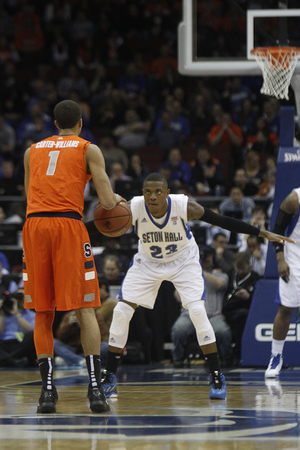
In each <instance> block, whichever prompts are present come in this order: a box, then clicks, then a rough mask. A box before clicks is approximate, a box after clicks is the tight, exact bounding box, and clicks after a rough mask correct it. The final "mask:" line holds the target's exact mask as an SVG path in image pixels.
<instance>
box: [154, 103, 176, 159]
mask: <svg viewBox="0 0 300 450" xmlns="http://www.w3.org/2000/svg"><path fill="white" fill-rule="evenodd" d="M160 121H161V126H160V128H159V129H157V130H155V131H154V134H153V136H152V137H150V138H149V141H148V142H149V143H150V144H154V145H158V146H159V147H161V148H162V149H163V150H164V151H165V154H166V155H167V154H168V152H169V150H170V149H171V148H173V147H179V146H180V145H181V144H182V141H183V136H182V134H181V132H180V131H179V130H175V129H174V128H173V127H172V114H171V113H170V112H169V111H163V113H162V115H161V119H160Z"/></svg>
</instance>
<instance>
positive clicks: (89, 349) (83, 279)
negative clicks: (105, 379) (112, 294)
mask: <svg viewBox="0 0 300 450" xmlns="http://www.w3.org/2000/svg"><path fill="white" fill-rule="evenodd" d="M56 220H58V221H59V222H61V223H60V230H61V231H60V239H59V240H54V243H53V265H54V280H55V298H56V307H57V309H58V310H59V311H61V310H75V311H76V316H77V319H78V322H79V324H80V330H81V344H82V347H83V350H84V355H85V358H86V365H87V369H88V374H89V380H90V382H89V386H88V397H89V400H90V408H91V410H92V411H93V412H102V411H108V410H109V405H108V403H107V401H106V398H105V395H104V392H103V389H102V387H101V360H100V340H101V338H100V330H99V325H98V322H97V319H96V315H95V311H94V308H95V307H99V306H100V292H99V284H98V279H97V273H96V270H95V263H94V258H93V255H92V250H91V244H90V241H89V236H88V233H87V230H86V227H85V226H84V225H83V223H82V222H81V221H80V220H72V219H64V218H60V219H56Z"/></svg>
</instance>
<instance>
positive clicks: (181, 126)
mask: <svg viewBox="0 0 300 450" xmlns="http://www.w3.org/2000/svg"><path fill="white" fill-rule="evenodd" d="M171 127H172V128H173V129H174V130H176V131H179V132H180V134H181V135H182V136H184V137H188V136H190V134H191V124H190V121H189V119H188V118H187V117H186V116H185V115H184V113H183V108H182V104H181V102H180V101H179V100H174V102H173V116H172V120H171Z"/></svg>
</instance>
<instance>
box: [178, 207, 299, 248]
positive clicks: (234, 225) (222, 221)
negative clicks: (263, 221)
mask: <svg viewBox="0 0 300 450" xmlns="http://www.w3.org/2000/svg"><path fill="white" fill-rule="evenodd" d="M187 219H188V221H189V220H192V219H198V220H203V222H207V223H210V224H211V225H217V226H219V227H222V228H224V229H225V230H229V231H233V232H235V233H243V234H253V235H255V236H260V237H263V238H265V239H268V240H269V241H273V242H274V241H275V242H280V243H281V244H283V245H284V242H285V241H287V242H290V243H292V244H295V241H293V240H292V239H290V238H288V237H285V236H281V235H280V234H276V233H272V232H271V231H266V230H259V229H258V228H256V227H254V226H253V225H250V224H249V223H247V222H244V221H243V220H237V219H233V218H232V217H227V216H222V215H221V214H216V213H214V212H213V211H212V210H210V209H209V208H204V207H203V206H201V205H199V203H197V202H195V201H192V200H189V201H188V206H187Z"/></svg>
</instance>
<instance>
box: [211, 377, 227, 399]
mask: <svg viewBox="0 0 300 450" xmlns="http://www.w3.org/2000/svg"><path fill="white" fill-rule="evenodd" d="M209 382H210V393H209V398H211V399H215V400H225V399H226V397H227V388H226V383H225V377H224V375H223V374H222V373H220V372H214V374H212V373H211V374H210V381H209Z"/></svg>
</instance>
